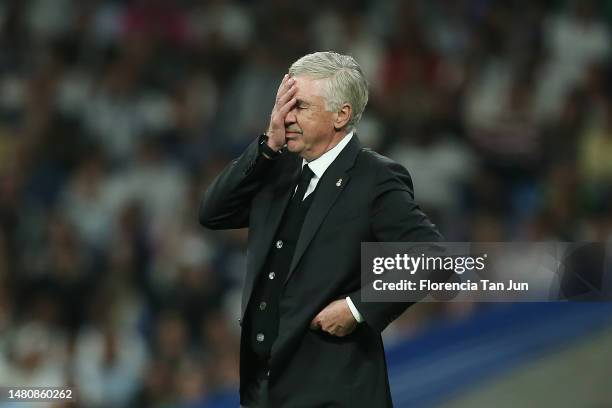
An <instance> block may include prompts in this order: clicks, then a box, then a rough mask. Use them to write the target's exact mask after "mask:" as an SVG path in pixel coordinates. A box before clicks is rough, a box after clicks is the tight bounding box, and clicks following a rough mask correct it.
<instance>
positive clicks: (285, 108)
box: [278, 98, 296, 119]
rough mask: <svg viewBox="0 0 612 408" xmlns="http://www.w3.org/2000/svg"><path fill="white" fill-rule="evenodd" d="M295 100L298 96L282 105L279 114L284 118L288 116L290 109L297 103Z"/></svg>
mask: <svg viewBox="0 0 612 408" xmlns="http://www.w3.org/2000/svg"><path fill="white" fill-rule="evenodd" d="M295 101H296V98H291V99H289V101H288V102H287V103H286V104H284V105H283V106H281V107H280V109H279V110H278V115H279V116H280V117H281V118H283V119H284V118H285V116H287V113H289V111H290V110H291V108H293V105H295Z"/></svg>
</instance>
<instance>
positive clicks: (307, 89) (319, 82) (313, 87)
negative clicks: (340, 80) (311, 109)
mask: <svg viewBox="0 0 612 408" xmlns="http://www.w3.org/2000/svg"><path fill="white" fill-rule="evenodd" d="M294 79H295V83H296V85H297V88H298V90H297V94H296V98H297V99H302V100H305V101H317V100H318V99H319V98H323V99H324V98H325V84H326V80H325V79H314V78H310V77H307V76H296V77H294Z"/></svg>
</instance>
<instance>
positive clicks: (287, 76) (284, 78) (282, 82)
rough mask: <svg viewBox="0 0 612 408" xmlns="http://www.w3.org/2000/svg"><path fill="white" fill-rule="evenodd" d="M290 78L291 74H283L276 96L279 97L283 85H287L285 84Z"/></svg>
mask: <svg viewBox="0 0 612 408" xmlns="http://www.w3.org/2000/svg"><path fill="white" fill-rule="evenodd" d="M288 79H289V74H285V76H283V79H282V81H281V83H280V85H279V86H278V89H277V90H276V96H277V97H278V95H280V93H281V91H282V90H283V87H284V86H285V84H286V83H287V80H288Z"/></svg>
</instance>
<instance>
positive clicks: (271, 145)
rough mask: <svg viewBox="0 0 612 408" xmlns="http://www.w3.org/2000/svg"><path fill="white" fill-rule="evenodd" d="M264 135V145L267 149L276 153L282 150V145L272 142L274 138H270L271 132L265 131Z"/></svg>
mask: <svg viewBox="0 0 612 408" xmlns="http://www.w3.org/2000/svg"><path fill="white" fill-rule="evenodd" d="M264 135H265V136H266V138H267V140H266V144H267V145H268V147H269V148H270V149H272V150H274V151H275V152H278V151H279V150H281V149H282V148H283V145H282V144H281V145H279V144H278V143H276V142H275V141H274V140H275V139H274V137H272V132H271V131H267V132H265V133H264Z"/></svg>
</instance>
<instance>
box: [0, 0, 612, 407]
mask: <svg viewBox="0 0 612 408" xmlns="http://www.w3.org/2000/svg"><path fill="white" fill-rule="evenodd" d="M611 23H612V2H609V1H606V2H603V1H602V2H599V1H591V0H580V1H577V0H576V1H562V0H547V1H537V2H536V1H519V0H438V1H426V0H414V1H379V2H376V1H373V0H372V1H367V0H359V1H349V0H326V1H323V0H314V1H310V2H297V1H295V2H294V1H283V0H262V1H253V0H251V1H249V0H208V1H206V0H173V1H168V0H85V1H83V0H4V1H2V2H0V384H4V385H9V384H14V385H22V386H26V385H29V386H34V385H45V386H62V385H69V386H71V387H73V388H74V389H75V393H76V395H77V396H78V399H79V400H80V405H81V406H84V407H103V406H112V407H119V408H121V407H205V406H214V404H215V401H217V400H219V398H221V396H222V395H224V392H225V391H227V390H229V391H230V392H232V393H235V392H236V386H237V381H238V364H237V361H238V345H237V344H238V333H239V327H238V322H237V318H238V314H239V312H238V310H239V292H240V287H241V282H242V279H243V275H244V270H245V268H244V263H245V254H244V249H245V239H246V231H244V230H238V231H228V232H221V233H213V232H210V231H206V230H204V229H202V228H201V227H199V225H198V222H197V209H198V202H199V199H200V197H201V195H202V193H203V191H204V189H205V187H206V185H207V184H208V183H209V182H210V180H211V179H212V177H214V176H215V175H216V174H217V173H218V172H219V171H220V169H221V168H223V166H224V165H225V164H226V163H227V162H228V161H229V160H230V159H231V158H233V157H236V156H237V155H238V154H240V152H241V151H242V149H243V148H244V147H245V146H246V145H247V144H248V143H249V142H250V141H252V140H253V139H254V138H256V137H257V136H258V135H259V134H260V133H261V132H262V131H264V130H265V129H266V126H267V122H268V120H269V115H270V110H271V108H272V105H273V101H274V95H275V92H276V88H277V86H278V84H279V81H280V79H281V78H282V75H283V74H284V73H285V72H286V71H287V69H288V66H289V65H290V64H291V62H293V61H294V60H295V59H297V58H299V57H300V56H302V55H304V54H306V53H309V52H313V51H318V50H335V51H338V52H342V53H347V54H351V55H353V56H354V57H355V58H356V59H357V61H358V62H360V63H361V65H362V67H363V69H364V71H365V74H366V76H367V77H368V80H369V81H370V101H369V104H368V107H367V108H366V112H365V114H364V117H363V119H362V122H361V124H360V126H359V127H358V135H359V137H360V139H361V141H362V143H363V144H364V145H366V146H370V147H372V148H374V149H375V150H378V151H380V152H381V153H384V154H386V155H389V156H390V157H392V158H394V159H395V160H397V161H398V162H400V163H402V164H403V165H405V166H406V167H407V168H408V169H409V171H410V172H411V174H412V177H413V181H414V185H415V193H416V198H417V200H418V202H419V203H420V204H421V206H422V207H423V208H424V209H425V211H426V212H427V213H428V214H429V216H430V217H431V218H432V219H433V220H434V222H436V223H437V224H438V225H439V227H440V229H441V231H442V232H443V234H444V235H445V236H446V238H447V239H448V240H454V241H460V240H474V241H505V240H550V239H553V240H568V241H569V240H607V239H610V238H612V235H611V231H612V75H611V74H612V64H611V62H610V61H611V60H610V51H611V46H612V42H611V41H610V40H611V39H610V35H611V32H610V27H611Z"/></svg>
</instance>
